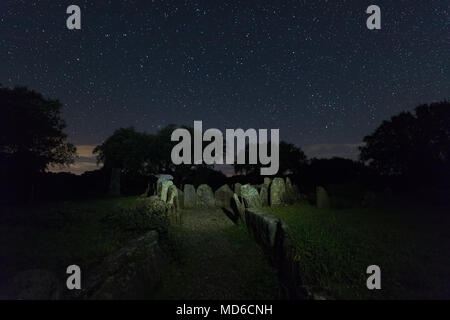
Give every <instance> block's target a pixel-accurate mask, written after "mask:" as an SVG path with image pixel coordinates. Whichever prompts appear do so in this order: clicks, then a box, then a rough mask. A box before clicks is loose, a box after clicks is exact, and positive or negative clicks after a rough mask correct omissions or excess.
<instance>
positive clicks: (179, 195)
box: [177, 188, 184, 209]
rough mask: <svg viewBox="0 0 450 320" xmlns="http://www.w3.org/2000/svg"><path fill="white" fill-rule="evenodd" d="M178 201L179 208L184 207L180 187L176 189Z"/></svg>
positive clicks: (182, 193)
mask: <svg viewBox="0 0 450 320" xmlns="http://www.w3.org/2000/svg"><path fill="white" fill-rule="evenodd" d="M177 190H178V202H179V203H180V208H181V209H183V208H184V192H183V191H181V189H178V188H177Z"/></svg>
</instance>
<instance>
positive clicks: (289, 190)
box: [285, 177, 296, 204]
mask: <svg viewBox="0 0 450 320" xmlns="http://www.w3.org/2000/svg"><path fill="white" fill-rule="evenodd" d="M285 195H286V197H285V201H286V203H287V204H293V203H294V202H295V201H296V199H295V191H294V186H293V184H292V182H291V179H290V178H289V177H286V193H285Z"/></svg>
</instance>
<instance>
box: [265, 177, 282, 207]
mask: <svg viewBox="0 0 450 320" xmlns="http://www.w3.org/2000/svg"><path fill="white" fill-rule="evenodd" d="M285 196H286V186H285V184H284V180H283V179H282V178H275V179H273V181H272V183H271V184H270V194H269V202H270V205H271V206H274V207H279V206H283V205H284V204H285Z"/></svg>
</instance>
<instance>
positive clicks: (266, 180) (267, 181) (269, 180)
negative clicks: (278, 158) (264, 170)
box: [264, 177, 272, 186]
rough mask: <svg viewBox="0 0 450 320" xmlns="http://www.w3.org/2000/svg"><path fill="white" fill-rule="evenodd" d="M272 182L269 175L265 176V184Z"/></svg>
mask: <svg viewBox="0 0 450 320" xmlns="http://www.w3.org/2000/svg"><path fill="white" fill-rule="evenodd" d="M271 183H272V179H270V178H269V177H265V178H264V184H266V185H268V186H270V184H271Z"/></svg>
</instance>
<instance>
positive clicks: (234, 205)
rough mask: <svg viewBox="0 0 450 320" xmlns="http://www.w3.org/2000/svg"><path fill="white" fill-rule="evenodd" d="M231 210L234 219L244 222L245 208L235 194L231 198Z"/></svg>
mask: <svg viewBox="0 0 450 320" xmlns="http://www.w3.org/2000/svg"><path fill="white" fill-rule="evenodd" d="M231 209H232V210H233V212H234V215H235V216H236V217H240V218H241V219H242V221H245V206H244V204H243V203H242V202H241V200H239V197H238V195H237V194H236V193H235V194H233V197H232V198H231Z"/></svg>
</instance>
